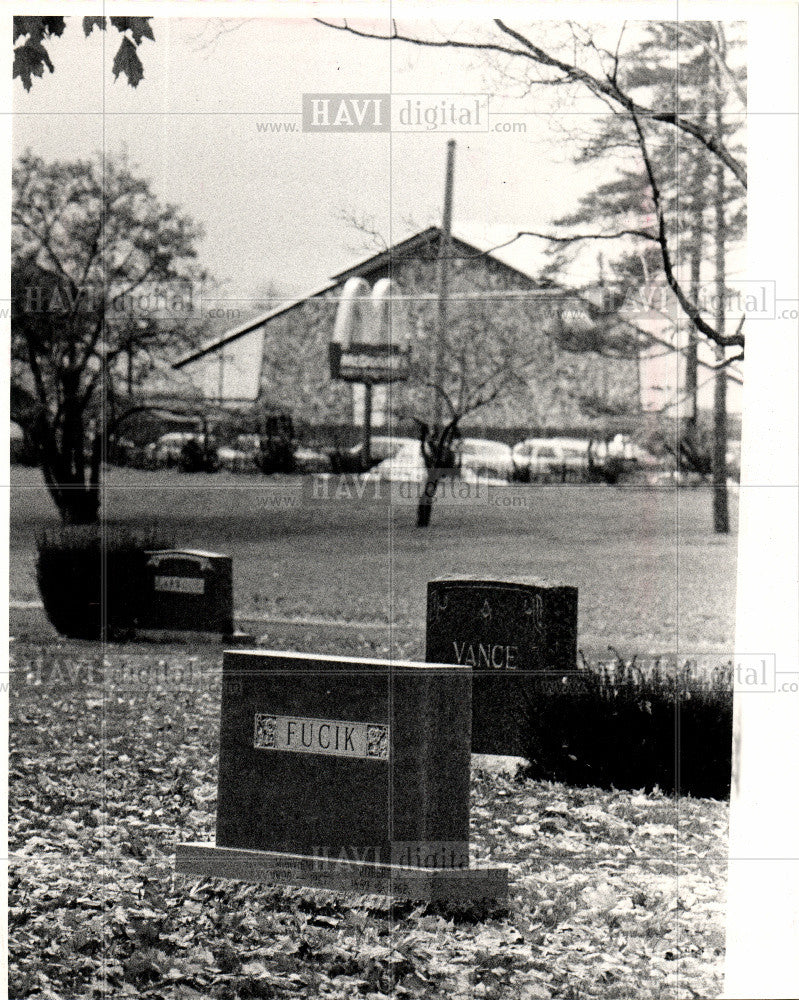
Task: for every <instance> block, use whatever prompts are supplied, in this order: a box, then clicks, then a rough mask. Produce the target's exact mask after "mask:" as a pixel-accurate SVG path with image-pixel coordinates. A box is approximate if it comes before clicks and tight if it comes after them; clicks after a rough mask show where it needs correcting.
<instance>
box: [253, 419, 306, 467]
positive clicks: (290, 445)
mask: <svg viewBox="0 0 799 1000" xmlns="http://www.w3.org/2000/svg"><path fill="white" fill-rule="evenodd" d="M255 464H256V465H257V466H258V468H259V469H260V470H261V472H263V473H264V475H267V476H271V475H273V474H274V473H284V474H286V475H288V474H289V473H292V472H294V471H295V464H296V463H295V461H294V422H293V421H292V419H291V416H290V415H289V414H288V413H270V414H269V415H268V416H267V418H266V421H265V427H264V433H263V434H262V435H261V446H260V450H259V451H258V452H257V453H256V455H255Z"/></svg>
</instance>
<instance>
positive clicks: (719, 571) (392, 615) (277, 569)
mask: <svg viewBox="0 0 799 1000" xmlns="http://www.w3.org/2000/svg"><path fill="white" fill-rule="evenodd" d="M337 482H340V481H334V482H333V484H332V486H331V487H330V490H329V496H328V497H327V499H315V498H314V496H313V484H312V481H311V480H310V479H308V478H305V479H300V478H283V477H280V478H277V477H275V478H269V479H266V478H265V479H260V478H255V477H252V476H242V475H234V474H232V473H217V474H215V475H211V476H208V475H204V474H197V475H185V474H180V473H177V472H159V473H148V472H140V471H135V470H125V469H112V470H111V471H110V472H109V474H108V477H107V480H106V490H105V507H106V512H107V516H108V517H110V518H112V519H113V520H115V521H119V522H122V523H125V524H129V525H130V526H131V527H144V528H146V527H148V526H152V525H153V524H157V525H158V527H159V528H160V529H161V530H163V531H165V532H167V533H168V534H174V536H175V537H176V538H177V540H178V543H179V544H181V545H185V546H193V547H200V548H204V549H211V550H218V551H222V552H227V553H229V554H230V555H232V556H233V561H234V587H235V595H236V608H237V612H238V613H239V614H245V615H246V614H267V615H269V614H271V615H276V616H285V617H290V616H314V617H329V618H339V619H346V620H351V621H358V620H378V621H386V622H388V621H395V622H399V623H404V624H411V625H412V626H415V632H414V635H415V637H416V646H417V647H418V646H419V644H420V642H421V638H422V635H423V630H424V615H425V599H426V597H425V589H426V584H427V581H428V580H430V579H432V578H433V577H436V576H439V575H446V574H451V573H464V574H478V575H487V576H498V577H503V576H508V575H519V574H524V575H534V576H542V577H547V578H550V579H554V580H559V581H562V582H564V583H569V584H574V585H576V586H577V587H578V588H579V633H578V634H579V637H580V643H581V645H583V646H584V648H586V649H592V648H593V649H595V650H597V651H601V652H605V651H606V649H607V646H608V645H614V646H617V647H618V648H619V649H620V651H621V652H622V653H623V654H624V655H632V654H633V653H638V654H639V655H644V654H647V653H674V652H677V651H679V653H680V655H681V656H687V655H690V654H693V653H702V652H728V651H729V650H731V648H732V642H733V630H734V603H735V601H734V595H735V566H736V541H737V540H736V536H735V534H734V533H733V534H731V535H729V536H717V535H714V534H713V532H712V529H711V526H710V518H711V507H710V494H709V491H708V490H706V489H693V490H676V489H673V488H659V489H648V488H640V487H606V486H546V487H542V486H526V487H522V486H518V487H507V488H497V489H496V490H492V493H491V496H492V497H493V498H494V503H492V504H491V505H477V504H467V505H461V506H446V507H445V506H438V507H436V509H435V510H434V512H433V525H432V527H431V528H430V529H428V530H427V531H419V530H417V529H415V528H414V527H413V516H414V510H413V508H412V506H409V505H407V504H400V505H393V506H392V505H391V504H390V503H389V501H388V499H387V495H386V491H385V488H384V489H383V491H382V494H381V496H380V498H379V499H375V498H374V497H370V496H364V497H363V498H360V499H359V498H358V497H357V496H355V495H354V490H353V488H352V483H351V481H345V487H344V488H342V489H340V490H339V492H340V494H341V495H340V496H338V497H337V496H336V483H337ZM286 488H288V494H287V495H290V496H291V497H293V498H294V501H293V502H296V505H294V506H291V507H286V506H282V507H281V506H280V503H282V502H283V496H284V494H285V491H286ZM281 491H283V492H282V493H281ZM731 506H732V515H733V522H734V524H735V521H736V518H737V500H736V498H735V497H731ZM56 522H57V518H56V514H55V511H54V508H53V505H52V502H51V501H50V498H49V496H48V495H47V492H46V490H45V488H44V485H43V483H42V480H41V477H40V474H39V473H38V471H37V470H32V469H26V468H21V467H14V468H12V479H11V530H10V547H11V552H10V566H11V570H10V576H11V579H10V587H11V594H12V597H14V598H17V599H22V600H32V599H35V598H36V597H37V596H38V595H37V590H36V582H35V572H34V558H35V555H34V542H35V538H36V535H37V534H38V533H39V532H40V531H41V530H42V529H44V528H46V527H48V526H52V525H54V524H55V523H56Z"/></svg>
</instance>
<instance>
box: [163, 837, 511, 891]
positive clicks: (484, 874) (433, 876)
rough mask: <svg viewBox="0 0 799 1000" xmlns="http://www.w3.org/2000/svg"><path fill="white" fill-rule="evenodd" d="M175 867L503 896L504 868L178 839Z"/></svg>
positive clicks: (219, 874)
mask: <svg viewBox="0 0 799 1000" xmlns="http://www.w3.org/2000/svg"><path fill="white" fill-rule="evenodd" d="M175 870H176V871H178V872H181V873H182V874H184V875H200V876H205V877H212V878H229V879H235V880H237V881H241V882H260V883H265V884H269V885H291V886H299V887H306V888H312V889H332V890H334V891H336V892H349V893H357V894H358V895H370V894H379V895H382V896H392V897H394V898H395V899H411V900H423V901H428V902H433V901H436V902H453V903H477V902H490V903H503V902H505V901H506V900H507V898H508V870H507V869H506V868H409V867H401V866H399V865H390V864H375V863H374V862H371V861H352V860H349V859H345V858H342V859H339V858H327V857H312V856H310V855H302V854H283V853H280V852H278V851H252V850H245V849H243V848H238V847H217V846H216V845H215V844H203V843H183V844H178V845H177V849H176V852H175Z"/></svg>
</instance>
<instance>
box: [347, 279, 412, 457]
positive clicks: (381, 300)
mask: <svg viewBox="0 0 799 1000" xmlns="http://www.w3.org/2000/svg"><path fill="white" fill-rule="evenodd" d="M394 288H395V286H394V283H393V282H392V281H391V280H390V279H389V278H381V280H380V281H378V282H377V283H376V284H375V286H374V288H373V289H370V288H369V285H368V284H367V282H366V281H364V279H363V278H350V280H349V281H348V282H347V283H346V284H345V285H344V290H343V292H342V294H341V300H340V302H339V307H338V311H337V313H336V325H335V328H334V331H333V340H332V341H331V343H330V377H331V378H332V379H334V380H337V381H341V382H355V383H359V384H360V385H363V387H364V412H363V450H362V453H361V455H362V460H363V463H364V465H365V466H367V467H368V466H369V465H370V464H371V437H372V388H373V386H375V385H380V384H386V383H390V382H401V381H404V380H405V379H407V378H408V367H409V362H410V350H409V347H408V344H407V338H406V337H405V323H404V322H402V321H400V323H398V324H397V325H398V327H399V329H400V334H401V337H400V339H399V341H396V340H395V339H394V337H393V333H394V329H393V327H394V321H395V320H396V318H397V317H396V314H394V313H392V308H396V303H394V301H393V298H392V296H393V293H394Z"/></svg>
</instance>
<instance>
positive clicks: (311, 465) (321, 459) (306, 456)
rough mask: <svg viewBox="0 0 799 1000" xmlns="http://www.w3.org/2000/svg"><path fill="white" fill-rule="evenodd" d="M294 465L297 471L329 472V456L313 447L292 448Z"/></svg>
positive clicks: (330, 465) (330, 466) (330, 467)
mask: <svg viewBox="0 0 799 1000" xmlns="http://www.w3.org/2000/svg"><path fill="white" fill-rule="evenodd" d="M294 467H295V470H296V471H297V472H300V473H305V474H309V473H312V472H330V471H331V469H332V463H331V461H330V456H329V455H325V454H324V452H321V451H316V450H315V449H313V448H295V449H294Z"/></svg>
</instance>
